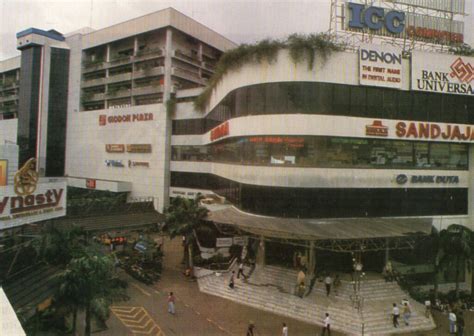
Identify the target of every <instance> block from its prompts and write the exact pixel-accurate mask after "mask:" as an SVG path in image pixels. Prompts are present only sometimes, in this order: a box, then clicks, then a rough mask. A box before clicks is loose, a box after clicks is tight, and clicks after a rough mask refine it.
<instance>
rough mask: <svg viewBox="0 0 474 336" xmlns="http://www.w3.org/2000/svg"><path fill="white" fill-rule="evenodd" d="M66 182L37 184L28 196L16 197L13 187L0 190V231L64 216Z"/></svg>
mask: <svg viewBox="0 0 474 336" xmlns="http://www.w3.org/2000/svg"><path fill="white" fill-rule="evenodd" d="M66 187H67V186H66V182H48V183H38V184H37V188H36V190H35V191H34V192H33V193H32V194H30V195H22V196H20V195H17V194H16V193H15V189H14V186H6V187H2V189H1V190H0V194H1V195H2V196H1V197H0V230H3V229H8V228H12V227H16V226H20V225H24V224H29V223H35V222H39V221H43V220H47V219H51V218H56V217H61V216H65V215H66V192H67V188H66Z"/></svg>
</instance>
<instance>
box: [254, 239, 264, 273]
mask: <svg viewBox="0 0 474 336" xmlns="http://www.w3.org/2000/svg"><path fill="white" fill-rule="evenodd" d="M256 262H257V265H258V266H265V264H266V263H265V238H264V237H263V236H260V243H259V244H258V251H257V260H256Z"/></svg>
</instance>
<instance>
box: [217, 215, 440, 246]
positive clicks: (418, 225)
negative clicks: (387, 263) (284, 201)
mask: <svg viewBox="0 0 474 336" xmlns="http://www.w3.org/2000/svg"><path fill="white" fill-rule="evenodd" d="M208 219H209V220H211V221H213V222H214V223H216V224H217V225H219V224H224V225H232V226H234V227H237V228H238V229H240V230H242V231H245V232H248V233H250V234H254V235H257V236H264V237H265V238H271V239H272V238H273V239H283V240H306V241H314V242H315V243H316V245H317V246H318V247H320V248H324V249H329V250H338V251H347V250H360V249H364V250H381V249H385V248H403V247H402V246H401V245H400V244H399V243H397V242H400V241H405V243H404V244H403V245H406V240H407V239H406V238H413V237H416V236H422V235H428V234H430V233H431V225H432V219H431V218H409V217H405V218H402V217H399V218H383V217H379V218H330V219H300V218H281V217H267V216H259V215H253V214H249V213H246V212H243V211H240V210H238V209H237V208H235V207H229V208H226V209H221V210H216V211H211V212H210V213H209V215H208ZM388 241H390V242H392V244H389V243H387V242H388ZM387 244H389V245H392V246H387ZM361 246H362V247H361ZM404 247H405V248H407V247H412V244H409V246H404Z"/></svg>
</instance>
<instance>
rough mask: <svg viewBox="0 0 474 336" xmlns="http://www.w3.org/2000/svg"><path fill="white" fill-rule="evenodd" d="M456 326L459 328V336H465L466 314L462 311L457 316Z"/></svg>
mask: <svg viewBox="0 0 474 336" xmlns="http://www.w3.org/2000/svg"><path fill="white" fill-rule="evenodd" d="M456 326H457V328H458V332H457V336H464V314H463V313H462V311H460V312H459V314H458V316H457V319H456Z"/></svg>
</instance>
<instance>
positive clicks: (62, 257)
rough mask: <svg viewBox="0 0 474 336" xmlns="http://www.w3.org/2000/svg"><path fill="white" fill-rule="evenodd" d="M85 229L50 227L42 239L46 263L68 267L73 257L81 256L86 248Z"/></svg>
mask: <svg viewBox="0 0 474 336" xmlns="http://www.w3.org/2000/svg"><path fill="white" fill-rule="evenodd" d="M85 236H86V233H85V231H84V229H82V228H80V227H77V226H74V227H72V228H69V229H68V228H62V229H59V228H56V227H54V226H52V227H49V228H48V229H47V231H46V234H45V235H43V237H42V242H41V244H42V246H41V252H40V253H41V254H42V257H43V258H44V259H45V260H46V262H48V263H50V264H53V265H66V264H67V263H68V262H69V261H70V260H71V259H72V258H73V257H76V256H80V255H81V254H82V253H83V250H84V246H85Z"/></svg>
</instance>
